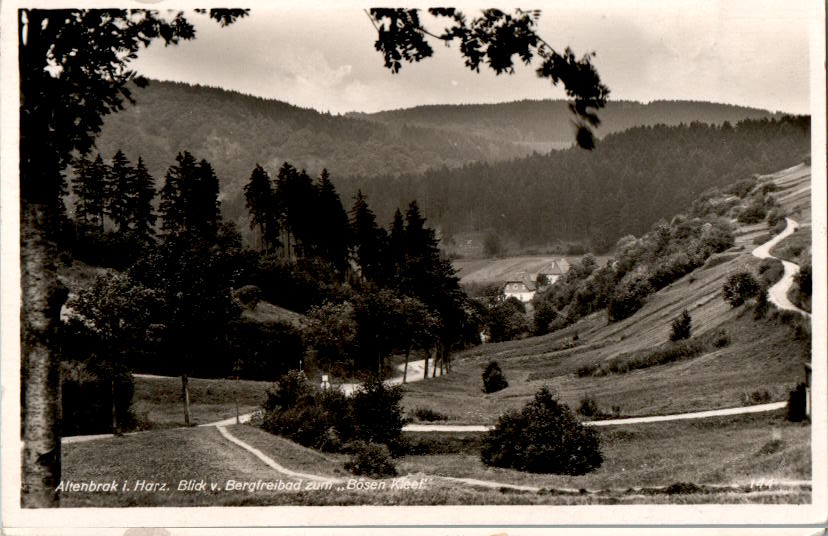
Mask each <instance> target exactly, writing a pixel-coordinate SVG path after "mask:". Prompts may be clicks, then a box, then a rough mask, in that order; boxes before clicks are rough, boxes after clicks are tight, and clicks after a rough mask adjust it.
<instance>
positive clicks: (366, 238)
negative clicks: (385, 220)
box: [351, 190, 387, 281]
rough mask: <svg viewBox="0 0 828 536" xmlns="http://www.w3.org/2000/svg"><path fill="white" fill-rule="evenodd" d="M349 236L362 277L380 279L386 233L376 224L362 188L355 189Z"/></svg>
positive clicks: (372, 279) (382, 271)
mask: <svg viewBox="0 0 828 536" xmlns="http://www.w3.org/2000/svg"><path fill="white" fill-rule="evenodd" d="M351 236H352V237H353V245H354V254H355V256H356V260H357V262H358V263H359V266H360V268H361V269H362V277H364V278H365V279H368V280H370V281H382V279H383V275H384V269H383V250H384V249H385V242H386V240H387V235H386V233H385V230H384V229H382V228H381V227H378V226H377V218H376V216H375V215H374V213H373V212H372V211H371V209H370V207H368V201H367V199H366V197H365V195H363V193H362V190H358V191H357V195H356V197H355V201H354V206H353V208H352V209H351Z"/></svg>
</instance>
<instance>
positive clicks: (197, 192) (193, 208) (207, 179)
mask: <svg viewBox="0 0 828 536" xmlns="http://www.w3.org/2000/svg"><path fill="white" fill-rule="evenodd" d="M188 205H189V207H190V215H189V219H190V222H191V223H190V225H191V228H192V230H194V231H195V232H197V233H199V234H200V236H203V237H205V238H207V239H208V240H209V242H210V243H214V242H215V240H216V234H217V233H218V227H219V223H221V203H220V202H219V180H218V177H217V176H216V172H215V171H214V170H213V166H212V164H210V163H209V162H208V161H207V160H204V159H202V160H201V162H199V164H198V168H197V172H196V175H195V184H194V188H193V199H192V202H191V203H188Z"/></svg>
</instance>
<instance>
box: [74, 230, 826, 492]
mask: <svg viewBox="0 0 828 536" xmlns="http://www.w3.org/2000/svg"><path fill="white" fill-rule="evenodd" d="M786 222H787V225H786V227H785V230H784V231H783V232H782V233H780V234H779V235H777V236H775V237H774V238H773V239H771V240H769V241H768V242H766V243H765V244H762V245H761V246H759V247H757V248H755V249H754V250H753V252H752V253H753V255H754V256H756V257H758V258H760V259H765V258H777V257H774V256H773V255H771V254H770V250H771V249H772V248H773V247H774V246H776V244H778V243H779V242H781V241H782V240H784V239H785V238H787V237H788V236H790V235H791V234H793V232H794V231H795V230H796V229H797V225H798V224H797V223H796V222H795V221H794V220H792V219H790V218H786ZM779 260H780V261H781V262H782V264H783V266H784V269H785V272H784V275H783V277H782V279H780V281H778V282H777V283H776V284H775V285H773V286H772V287H771V288H770V289H769V291H768V294H769V299H770V301H771V302H772V303H773V304H774V305H776V306H777V307H778V308H780V309H783V310H788V311H796V312H798V313H801V314H803V315H805V316H806V317H810V314H809V313H807V312H806V311H803V310H801V309H799V308H798V307H796V306H795V305H793V304H792V303H791V302H790V300H788V297H787V293H788V290H789V289H790V288H791V285H792V284H793V278H794V276H795V275H796V274H797V273H798V272H799V266H797V265H796V264H794V263H792V262H789V261H785V260H782V259H779ZM424 366H425V363H424V362H422V361H415V362H412V363H409V371H410V372H411V374H410V376H409V378H410V381H419V380H422V379H425V376H427V374H424ZM136 376H139V375H136ZM140 376H142V377H146V378H153V377H154V376H151V375H140ZM140 376H139V377H140ZM389 383H392V384H400V383H402V376H399V377H395V378H392V380H390V381H389ZM340 387H341V388H344V389H346V390H347V391H348V392H349V393H350V392H353V390H354V389H355V388H356V385H353V384H344V385H342V386H340ZM786 405H787V404H786V403H785V402H775V403H772V404H760V405H754V406H744V407H736V408H726V409H719V410H709V411H699V412H692V413H679V414H672V415H656V416H649V417H630V418H623V419H608V420H603V421H589V422H585V423H584V424H585V425H587V426H620V425H630V424H646V423H655V422H665V421H676V420H686V419H702V418H709V417H718V416H729V415H743V414H747V413H759V412H766V411H776V410H779V409H782V408H784V407H785V406H786ZM252 415H253V414H252V413H249V414H245V415H241V416H240V417H239V418H238V421H237V420H236V418H230V419H225V420H222V421H217V422H213V423H208V424H203V425H200V426H215V427H216V428H217V429H218V431H219V432H220V433H221V435H222V436H223V437H224V438H225V439H227V440H228V441H229V442H231V443H233V444H234V445H236V446H238V447H240V448H242V449H244V450H247V451H248V452H250V453H252V454H253V455H254V456H256V457H257V458H258V459H259V460H261V461H262V462H263V463H265V464H266V465H268V466H269V467H271V468H272V469H275V470H276V471H278V472H280V473H282V474H284V475H286V476H288V477H291V478H298V479H306V480H313V481H331V482H341V481H342V479H336V478H331V477H329V476H325V475H316V474H309V473H300V472H296V471H292V470H290V469H288V468H286V467H284V466H282V465H281V464H279V463H278V462H277V461H276V460H274V459H272V458H270V457H269V456H267V455H266V454H264V453H263V452H261V451H260V450H258V449H256V448H255V447H253V446H251V445H249V444H248V443H246V442H244V441H242V440H241V439H239V438H237V437H236V436H234V435H233V434H231V433H230V432H229V431H228V430H227V429H226V426H229V425H232V424H234V423H236V422H247V421H249V420H250V418H251V417H252ZM491 429H492V426H486V425H440V424H409V425H406V426H404V427H403V431H408V432H487V431H488V430H491ZM137 433H147V432H137ZM130 435H132V434H130ZM105 437H112V435H111V434H101V435H94V436H76V437H66V438H63V439H62V442H63V443H78V442H85V441H93V440H96V439H101V438H105ZM416 476H417V475H406V476H404V477H403V478H408V479H411V478H416ZM427 476H429V477H430V478H435V479H438V480H444V481H448V482H456V483H459V484H465V485H467V486H473V487H483V488H489V489H513V490H516V491H528V492H539V491H541V488H539V487H536V486H526V485H517V484H510V483H504V482H495V481H489V480H479V479H473V478H460V477H450V476H442V475H427ZM778 484H779V485H782V486H784V487H795V486H809V485H810V481H805V480H802V481H785V482H778ZM740 486H741V485H738V484H736V485H716V486H712V488H718V489H721V490H723V491H724V490H735V489H737V488H739V487H740ZM654 489H655V488H654ZM556 491H559V492H564V493H574V492H579V493H581V490H569V489H563V488H562V489H559V490H556ZM583 491H584V492H586V493H590V494H595V493H600V492H601V490H583Z"/></svg>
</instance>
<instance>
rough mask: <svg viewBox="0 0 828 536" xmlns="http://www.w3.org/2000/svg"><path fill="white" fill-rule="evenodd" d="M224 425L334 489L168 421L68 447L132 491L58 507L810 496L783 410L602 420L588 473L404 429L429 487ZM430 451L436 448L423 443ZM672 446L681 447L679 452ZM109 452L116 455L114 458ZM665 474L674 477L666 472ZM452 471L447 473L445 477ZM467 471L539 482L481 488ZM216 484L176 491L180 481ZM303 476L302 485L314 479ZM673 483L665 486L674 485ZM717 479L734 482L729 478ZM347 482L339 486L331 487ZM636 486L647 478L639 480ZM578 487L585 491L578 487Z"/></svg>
mask: <svg viewBox="0 0 828 536" xmlns="http://www.w3.org/2000/svg"><path fill="white" fill-rule="evenodd" d="M228 431H229V432H230V433H232V434H233V435H234V436H236V437H238V438H239V439H242V440H243V441H245V442H247V443H248V444H250V445H252V446H254V447H255V448H257V449H259V450H260V451H262V452H263V453H265V454H266V455H268V456H271V457H273V458H274V459H276V460H278V461H279V463H280V464H281V465H283V466H284V467H285V468H287V469H290V470H292V471H300V472H309V473H312V474H315V475H320V476H324V477H330V478H332V479H334V484H333V486H332V488H331V489H300V490H299V491H267V490H256V491H253V492H251V491H240V490H226V489H224V488H225V486H226V483H227V481H228V480H235V481H237V482H256V481H258V480H260V479H261V480H263V481H278V480H283V481H285V482H287V481H293V482H296V481H297V479H295V478H294V479H291V478H290V477H287V476H285V475H283V474H281V473H279V472H278V471H276V470H274V469H271V468H270V467H268V466H267V465H265V464H264V463H263V462H262V461H261V460H259V459H258V458H256V457H255V456H253V455H252V454H251V453H249V452H247V451H245V450H243V449H241V448H239V447H238V446H236V445H233V444H232V443H229V442H228V441H226V440H224V439H223V438H222V437H221V435H220V434H219V432H218V430H216V429H215V428H197V429H191V430H183V429H178V430H163V431H156V432H153V433H144V434H136V435H132V436H124V437H116V438H108V439H103V440H99V441H95V442H90V443H77V444H71V445H64V446H63V452H62V456H63V465H64V469H63V479H64V480H72V481H74V482H85V481H86V482H88V481H89V480H95V481H99V482H107V481H112V480H115V481H116V482H118V483H119V485H121V483H123V482H124V481H126V482H127V485H126V488H127V490H128V491H126V492H122V491H120V490H119V491H117V492H114V493H87V492H80V493H67V494H65V495H64V498H63V504H64V505H65V506H228V505H249V506H254V505H255V506H263V505H278V504H294V505H296V504H299V505H347V504H365V503H370V504H589V503H610V504H611V503H664V502H671V503H677V502H678V503H683V502H687V503H705V502H746V501H750V502H788V503H790V502H793V503H802V502H808V501H809V500H810V488H809V486H807V485H806V484H801V483H797V482H794V481H800V480H807V479H809V478H810V427H809V426H807V425H800V424H792V423H788V422H787V421H785V419H784V416H783V415H782V413H781V412H776V413H770V414H761V415H744V416H737V417H727V418H724V417H723V418H713V419H703V420H698V421H678V422H670V423H654V424H647V425H639V426H635V427H612V428H606V429H601V430H600V434H601V439H602V450H603V455H604V463H603V465H602V467H601V468H599V469H598V470H596V471H594V472H592V473H590V474H588V475H583V476H559V475H536V474H528V473H523V472H519V471H513V470H509V469H496V468H489V467H486V466H484V465H483V464H482V463H481V462H480V460H479V454H478V453H477V448H478V444H479V439H480V436H479V435H478V436H475V435H474V434H465V437H459V436H460V435H459V434H440V435H441V436H448V437H443V438H441V439H440V440H439V441H438V444H437V446H434V445H433V444H432V445H431V446H429V445H428V443H429V442H430V441H432V442H433V436H434V434H429V435H428V436H426V434H421V435H417V434H406V436H407V437H408V439H409V442H410V443H411V444H413V445H414V446H415V448H419V449H420V450H421V451H426V452H425V453H421V454H409V455H406V456H403V457H401V458H399V459H398V460H397V468H398V472H399V474H400V476H404V477H406V478H408V479H409V480H411V481H420V479H426V480H425V482H427V484H426V488H425V490H416V489H409V490H393V489H390V485H391V483H392V482H393V479H386V480H385V481H386V486H387V489H385V490H381V491H371V490H353V489H352V490H349V489H347V481H348V479H350V478H352V477H350V476H348V475H347V473H346V472H345V471H344V470H343V468H342V464H343V463H344V460H345V456H343V455H333V454H322V453H318V452H316V451H313V450H310V449H306V448H304V447H301V446H299V445H296V444H295V443H292V442H290V441H287V440H285V439H282V438H279V437H274V436H272V435H270V434H268V433H266V432H264V431H262V430H260V429H258V428H255V427H253V426H250V425H234V426H230V427H228ZM429 452H431V453H429ZM678 453H681V454H680V455H679V454H678ZM113 460H117V463H115V464H113ZM665 475H669V476H665ZM441 477H448V478H441ZM455 478H472V479H480V480H488V481H492V482H498V483H502V484H505V485H508V484H519V485H522V486H529V487H535V488H540V489H539V490H537V491H518V490H514V489H508V488H505V487H501V488H486V487H483V486H479V485H473V484H468V483H465V482H462V481H458V480H452V479H455ZM136 480H145V481H147V482H165V483H167V491H165V492H142V491H140V490H139V491H135V490H134V488H135V485H136ZM182 480H183V481H188V480H194V481H201V480H204V481H205V482H215V483H217V484H218V485H219V486H218V488H217V489H215V490H210V489H209V487H208V489H207V490H205V491H179V490H178V489H177V487H178V486H179V483H180V482H181V481H182ZM312 486H313V485H312V484H309V481H307V480H305V481H303V483H302V487H303V488H305V487H312ZM670 486H672V488H669V487H670ZM721 486H735V487H734V488H733V489H730V488H724V487H721ZM338 488H343V489H338ZM642 488H643V489H642ZM581 490H583V491H581Z"/></svg>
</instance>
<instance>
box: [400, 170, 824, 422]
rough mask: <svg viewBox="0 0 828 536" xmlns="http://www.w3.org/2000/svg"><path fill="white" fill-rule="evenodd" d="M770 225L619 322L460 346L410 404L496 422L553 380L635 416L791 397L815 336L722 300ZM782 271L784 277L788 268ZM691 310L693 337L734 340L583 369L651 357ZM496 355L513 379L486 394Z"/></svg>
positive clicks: (570, 396) (572, 401) (570, 395)
mask: <svg viewBox="0 0 828 536" xmlns="http://www.w3.org/2000/svg"><path fill="white" fill-rule="evenodd" d="M803 174H804V171H803V169H802V168H801V167H798V166H797V167H794V168H791V169H789V170H786V172H784V173H779V174H775V175H773V178H772V179H771V180H774V181H778V182H780V183H781V184H785V183H786V181H789V180H790V179H791V178H792V177H800V179H799V180H804V179H803V178H802V177H803ZM762 182H764V181H758V183H757V184H758V185H761V184H762ZM757 187H759V186H757ZM803 188H804V187H803ZM773 195H774V196H779V197H781V198H783V199H784V196H786V195H788V194H786V193H785V191H784V190H783V189H780V190H778V191H777V192H774V193H773ZM803 195H804V194H803ZM768 233H769V228H768V226H767V224H765V223H761V224H754V225H746V226H742V227H740V228H739V233H738V236H737V241H736V245H735V246H734V247H733V248H731V250H729V251H727V252H725V253H722V254H719V255H717V256H716V257H714V258H711V259H710V260H709V261H708V263H707V264H706V265H705V266H704V267H702V268H699V269H696V270H695V271H693V272H691V273H690V274H688V275H686V276H684V277H683V278H681V279H679V280H677V281H675V282H673V283H672V284H670V285H668V286H667V287H665V288H664V289H662V290H660V291H659V292H657V293H655V294H652V295H651V296H650V297H649V298H648V299H647V302H646V304H645V305H644V306H643V307H642V308H641V309H640V310H639V311H638V312H636V313H635V314H634V315H632V316H631V317H629V318H626V319H624V320H621V321H619V322H614V323H608V322H607V317H606V314H605V312H604V311H599V312H597V313H594V314H592V315H590V316H588V317H585V318H583V319H581V320H579V321H578V322H576V323H575V324H573V325H570V326H569V327H567V328H565V329H562V330H559V331H556V332H553V333H551V334H549V335H546V336H543V337H530V338H527V339H523V340H518V341H511V342H505V343H497V344H486V345H483V346H479V347H475V348H472V349H470V350H468V351H466V352H464V353H461V354H460V355H458V356H457V358H456V359H455V363H456V364H455V366H454V369H453V371H452V374H449V375H447V376H444V377H442V378H438V379H434V380H431V381H428V382H422V383H419V384H412V385H409V386H408V387H407V388H406V397H405V405H406V407H408V408H415V407H428V408H432V409H437V410H440V411H443V412H444V413H445V414H447V415H448V416H449V418H450V420H454V421H457V422H463V423H482V422H486V423H493V422H494V421H495V420H496V418H497V416H498V415H500V414H501V413H502V412H503V411H504V410H505V409H512V408H518V407H520V406H522V405H523V404H525V403H526V402H527V401H528V400H529V399H530V398H531V396H532V395H533V394H534V393H535V392H536V391H537V390H538V388H539V387H541V386H542V385H549V386H551V387H553V388H554V389H555V390H556V391H557V392H558V394H559V396H560V397H561V398H562V399H563V400H564V401H565V402H566V403H568V404H569V405H570V406H572V407H577V406H578V405H579V402H580V400H581V399H582V398H584V397H587V396H589V397H591V398H594V399H595V400H596V401H597V402H598V405H599V407H600V408H601V410H602V411H604V412H606V413H609V412H610V411H611V409H612V407H613V406H617V407H619V408H620V412H621V414H622V415H629V416H633V415H653V414H668V413H680V412H688V411H697V410H705V409H714V408H722V407H732V406H740V405H746V404H751V403H755V401H756V400H760V399H761V400H767V401H781V400H785V399H786V398H787V395H788V392H789V391H790V389H792V388H793V387H794V386H795V385H796V384H797V383H798V382H799V381H801V380H802V378H803V377H804V373H803V364H804V363H807V362H809V361H810V340H803V339H802V337H803V335H802V334H801V332H800V331H798V328H796V325H795V323H794V324H791V317H790V316H789V315H774V314H771V315H770V316H768V317H767V318H764V319H760V320H754V318H753V314H752V310H751V309H750V307H749V306H746V305H745V306H741V307H739V308H736V309H732V308H731V307H730V306H729V305H728V304H727V303H726V302H725V301H724V300H723V299H722V285H723V283H724V280H725V278H726V277H727V276H728V275H729V274H731V273H733V272H736V271H739V270H745V269H747V270H751V271H753V272H754V273H758V272H759V269H760V265H761V262H760V261H759V260H758V259H756V258H755V257H753V256H752V255H751V254H750V251H751V250H752V249H753V247H754V245H753V242H754V240H755V239H756V237H760V236H766V235H767V234H768ZM794 236H796V235H794ZM805 236H807V235H805ZM774 273H775V274H776V275H775V276H773V277H775V278H778V277H781V270H776V271H775V272H774ZM685 309H686V310H687V311H688V312H689V313H690V315H691V318H692V326H693V328H692V329H693V332H692V333H693V335H694V336H697V337H705V336H707V337H719V336H720V332H721V333H722V334H723V336H724V337H726V338H727V339H728V340H729V344H725V345H723V346H722V347H719V348H716V347H706V348H705V349H704V350H703V351H702V353H701V354H700V355H698V356H696V357H692V358H688V359H681V360H679V361H676V362H673V363H669V364H665V365H657V366H652V367H648V368H643V369H639V370H634V371H630V372H627V373H624V374H608V375H605V376H592V375H587V376H579V374H578V372H579V369H581V368H582V367H586V366H592V365H596V364H599V365H600V364H602V363H608V362H611V361H612V360H621V361H625V360H631V359H645V358H647V356H648V355H650V354H651V353H652V352H653V351H654V349H656V348H658V347H660V346H664V345H665V343H666V342H667V341H668V338H669V333H670V328H671V322H672V321H673V320H674V319H675V318H676V317H677V316H678V315H679V314H680V313H681V312H682V311H683V310H685ZM794 316H795V315H794ZM490 360H496V361H497V362H498V363H499V365H500V367H501V368H502V369H503V372H504V374H505V375H506V378H507V379H508V381H509V387H508V388H507V389H505V390H503V391H500V392H497V393H493V394H490V395H485V394H483V392H482V390H481V386H482V384H481V378H480V377H481V373H482V371H483V368H484V367H485V365H486V364H487V363H488V361H490Z"/></svg>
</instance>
